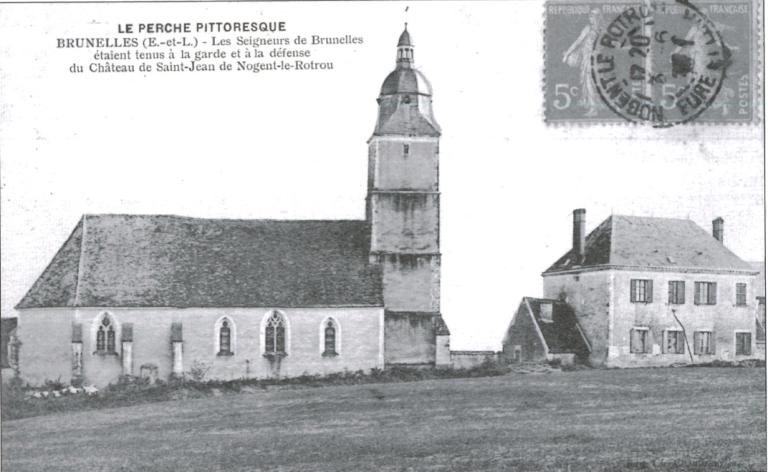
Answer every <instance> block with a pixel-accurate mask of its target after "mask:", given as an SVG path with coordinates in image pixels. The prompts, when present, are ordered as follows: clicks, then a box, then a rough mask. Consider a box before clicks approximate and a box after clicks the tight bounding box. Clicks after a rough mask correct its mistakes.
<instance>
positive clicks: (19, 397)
mask: <svg viewBox="0 0 768 472" xmlns="http://www.w3.org/2000/svg"><path fill="white" fill-rule="evenodd" d="M507 373H509V369H508V368H507V367H503V366H499V365H498V364H496V363H495V362H486V363H484V364H482V365H480V366H477V367H474V368H470V369H453V368H440V369H423V368H411V367H392V368H388V369H371V371H370V372H364V371H362V370H358V371H345V372H341V373H333V374H328V375H325V376H321V375H309V374H304V375H300V376H298V377H291V378H286V379H279V378H273V379H239V380H227V381H222V380H208V381H205V380H202V379H200V380H192V379H191V377H190V376H186V377H180V378H176V379H172V380H170V381H168V382H164V381H162V380H158V381H156V382H155V383H150V382H149V381H148V380H147V379H141V378H137V377H122V378H121V380H120V382H118V383H116V384H110V385H109V386H107V387H106V388H104V389H103V390H99V391H95V389H94V390H93V394H90V395H89V394H86V393H84V392H81V393H77V394H71V393H68V392H69V390H68V386H65V385H58V383H56V382H47V383H46V385H47V386H48V387H46V388H48V390H43V389H34V390H32V389H29V388H25V386H23V384H22V382H21V381H20V380H18V379H16V380H14V381H13V382H9V383H8V384H5V385H3V386H2V403H1V404H0V410H1V411H2V419H3V420H4V421H6V420H12V419H18V418H25V417H30V416H39V415H47V414H52V413H57V412H63V411H74V410H86V409H98V408H113V407H120V406H130V405H136V404H140V403H148V402H157V401H168V400H183V399H187V398H201V397H208V396H220V395H226V394H235V393H241V392H242V393H255V392H257V391H259V390H265V389H267V388H286V387H287V388H291V387H299V388H301V387H323V386H328V385H356V384H368V383H390V382H415V381H419V380H433V379H453V378H474V377H493V376H499V375H504V374H507ZM54 388H55V391H57V392H65V393H60V396H58V397H56V396H54V395H53V394H52V392H53V391H54ZM33 392H46V393H47V398H34V397H32V396H31V394H32V393H33Z"/></svg>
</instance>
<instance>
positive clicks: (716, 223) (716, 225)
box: [712, 216, 725, 243]
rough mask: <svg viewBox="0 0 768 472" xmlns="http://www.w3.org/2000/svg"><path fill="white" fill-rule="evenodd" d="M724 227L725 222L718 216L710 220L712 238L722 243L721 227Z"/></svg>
mask: <svg viewBox="0 0 768 472" xmlns="http://www.w3.org/2000/svg"><path fill="white" fill-rule="evenodd" d="M724 225H725V220H723V219H722V218H720V217H719V216H718V217H717V218H715V219H714V220H712V237H714V238H715V239H717V240H718V241H720V242H721V243H722V242H723V226H724Z"/></svg>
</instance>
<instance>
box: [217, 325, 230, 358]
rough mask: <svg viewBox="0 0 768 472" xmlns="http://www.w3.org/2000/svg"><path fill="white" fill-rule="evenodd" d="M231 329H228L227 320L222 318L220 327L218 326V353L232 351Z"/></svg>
mask: <svg viewBox="0 0 768 472" xmlns="http://www.w3.org/2000/svg"><path fill="white" fill-rule="evenodd" d="M231 334H232V333H231V330H230V329H229V321H227V320H224V321H222V322H221V328H219V354H230V353H232V345H231V344H230V343H231V341H232V338H231V337H230V336H231Z"/></svg>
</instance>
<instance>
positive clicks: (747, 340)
mask: <svg viewBox="0 0 768 472" xmlns="http://www.w3.org/2000/svg"><path fill="white" fill-rule="evenodd" d="M736 355H737V356H750V355H752V333H736Z"/></svg>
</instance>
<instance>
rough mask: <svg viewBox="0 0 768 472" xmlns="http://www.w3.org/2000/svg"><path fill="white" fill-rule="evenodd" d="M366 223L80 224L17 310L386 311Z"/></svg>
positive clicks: (104, 218)
mask: <svg viewBox="0 0 768 472" xmlns="http://www.w3.org/2000/svg"><path fill="white" fill-rule="evenodd" d="M368 238H369V233H368V225H367V223H366V222H365V221H362V220H360V221H298V220H293V221H291V220H222V219H200V218H188V217H180V216H167V215H87V216H84V217H83V218H82V219H81V220H80V222H79V223H78V224H77V226H76V228H75V229H74V231H73V232H72V234H71V236H70V237H69V239H68V240H67V241H66V242H65V243H64V245H63V246H62V247H61V249H59V252H58V253H57V254H56V255H55V256H54V258H53V260H52V261H51V263H50V264H49V265H48V267H47V268H46V269H45V271H44V272H43V274H42V275H41V276H40V278H39V279H38V280H37V281H36V282H35V283H34V284H33V286H32V288H31V289H30V290H29V292H27V294H26V295H25V296H24V298H23V299H22V300H21V302H19V304H18V306H17V308H40V307H85V306H91V307H251V306H253V307H298V306H302V307H310V306H383V298H382V282H381V270H380V268H379V267H377V266H376V265H371V264H368V250H369V239H368Z"/></svg>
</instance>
